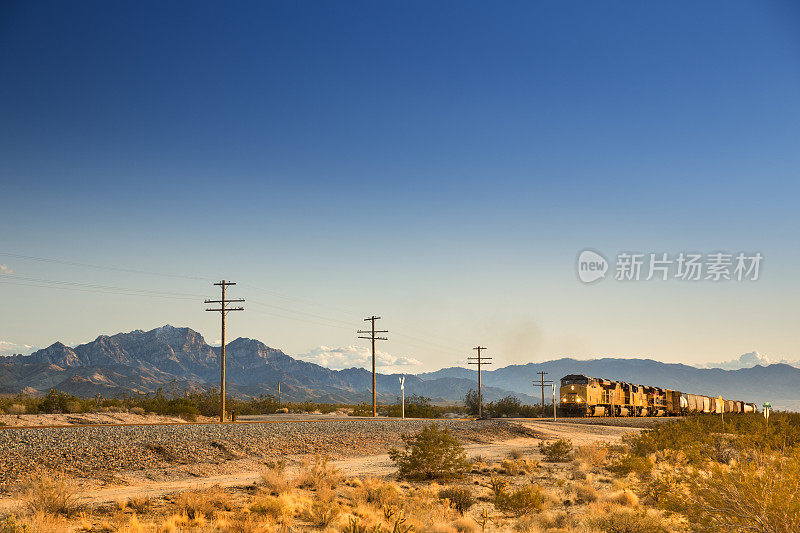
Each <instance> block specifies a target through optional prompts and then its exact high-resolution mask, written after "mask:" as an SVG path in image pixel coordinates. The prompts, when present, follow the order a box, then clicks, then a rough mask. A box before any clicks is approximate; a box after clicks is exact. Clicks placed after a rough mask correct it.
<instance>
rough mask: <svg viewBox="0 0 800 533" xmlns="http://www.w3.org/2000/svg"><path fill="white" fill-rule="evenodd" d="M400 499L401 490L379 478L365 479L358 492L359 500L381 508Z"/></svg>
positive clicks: (357, 497)
mask: <svg viewBox="0 0 800 533" xmlns="http://www.w3.org/2000/svg"><path fill="white" fill-rule="evenodd" d="M399 498H400V490H399V489H398V488H397V485H395V484H394V483H388V482H386V481H383V480H381V479H377V478H367V479H365V480H364V482H363V484H362V486H361V487H360V490H359V491H358V492H356V499H357V500H359V501H362V502H364V503H368V504H372V505H374V506H376V507H379V508H380V507H383V506H384V505H389V504H392V503H395V502H396V501H397V500H398V499H399Z"/></svg>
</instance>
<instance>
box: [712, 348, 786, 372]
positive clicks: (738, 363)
mask: <svg viewBox="0 0 800 533" xmlns="http://www.w3.org/2000/svg"><path fill="white" fill-rule="evenodd" d="M776 363H783V364H787V365H791V366H796V367H798V368H800V361H788V360H786V359H780V360H778V359H771V358H770V357H768V356H766V355H763V354H760V353H758V352H747V353H745V354H742V355H740V356H739V358H738V359H733V360H731V361H723V362H721V363H706V364H705V365H698V366H699V367H700V368H722V369H724V370H739V369H742V368H753V367H754V366H756V365H761V366H769V365H773V364H776Z"/></svg>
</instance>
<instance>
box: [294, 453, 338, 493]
mask: <svg viewBox="0 0 800 533" xmlns="http://www.w3.org/2000/svg"><path fill="white" fill-rule="evenodd" d="M342 479H343V477H342V475H341V473H340V472H339V471H338V470H337V469H336V468H334V467H333V466H332V465H329V464H328V458H327V457H322V456H319V455H316V456H314V459H312V460H310V461H304V462H303V463H302V464H301V465H300V473H299V474H298V477H297V486H298V487H300V488H312V489H314V490H323V489H335V488H336V487H337V485H339V483H341V482H342Z"/></svg>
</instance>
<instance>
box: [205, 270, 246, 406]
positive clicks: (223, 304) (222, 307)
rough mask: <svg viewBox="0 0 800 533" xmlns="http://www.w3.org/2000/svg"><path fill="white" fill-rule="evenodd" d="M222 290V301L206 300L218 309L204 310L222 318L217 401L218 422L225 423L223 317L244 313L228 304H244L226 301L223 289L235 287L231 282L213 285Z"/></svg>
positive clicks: (241, 299) (242, 308)
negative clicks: (218, 314)
mask: <svg viewBox="0 0 800 533" xmlns="http://www.w3.org/2000/svg"><path fill="white" fill-rule="evenodd" d="M214 285H217V286H218V287H220V288H221V289H222V299H220V300H206V301H205V303H207V304H219V309H206V311H213V312H217V313H220V315H221V316H222V345H221V347H220V373H219V399H220V411H219V421H220V422H225V315H226V314H228V311H244V307H228V304H229V303H238V302H244V298H235V299H226V298H225V288H226V287H230V286H231V285H236V284H235V283H233V282H230V281H225V280H224V279H223V280H222V281H220V282H219V283H215V284H214Z"/></svg>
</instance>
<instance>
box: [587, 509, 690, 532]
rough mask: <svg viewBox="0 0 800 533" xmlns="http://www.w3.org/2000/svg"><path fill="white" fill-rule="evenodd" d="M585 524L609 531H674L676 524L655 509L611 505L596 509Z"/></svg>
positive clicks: (588, 515) (588, 516)
mask: <svg viewBox="0 0 800 533" xmlns="http://www.w3.org/2000/svg"><path fill="white" fill-rule="evenodd" d="M593 511H594V512H592V513H588V514H587V516H586V518H585V519H584V525H586V526H588V527H590V528H596V529H599V530H600V531H605V532H607V533H673V532H674V531H677V529H676V524H674V523H672V522H670V521H666V520H665V519H664V517H663V516H662V515H661V514H659V513H658V512H656V511H654V510H652V509H651V510H647V509H630V508H628V507H620V506H616V505H614V506H610V507H602V508H599V509H594V510H593Z"/></svg>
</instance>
